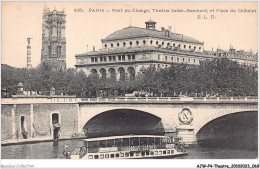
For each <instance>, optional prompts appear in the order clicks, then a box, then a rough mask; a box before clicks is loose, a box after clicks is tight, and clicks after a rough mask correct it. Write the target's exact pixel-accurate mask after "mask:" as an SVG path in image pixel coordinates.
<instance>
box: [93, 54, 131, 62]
mask: <svg viewBox="0 0 260 169" xmlns="http://www.w3.org/2000/svg"><path fill="white" fill-rule="evenodd" d="M116 58H117V61H125V60H126V59H128V60H129V61H131V60H135V55H118V56H100V57H92V58H91V63H97V62H98V59H99V61H100V62H106V61H107V60H108V61H109V62H111V61H116Z"/></svg>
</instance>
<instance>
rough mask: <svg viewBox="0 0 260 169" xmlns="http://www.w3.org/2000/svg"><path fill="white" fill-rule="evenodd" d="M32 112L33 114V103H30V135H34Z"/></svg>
mask: <svg viewBox="0 0 260 169" xmlns="http://www.w3.org/2000/svg"><path fill="white" fill-rule="evenodd" d="M33 116H34V114H33V104H30V120H31V137H32V138H33V137H34V128H33V124H34V121H33V120H34V118H33Z"/></svg>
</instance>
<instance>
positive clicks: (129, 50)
mask: <svg viewBox="0 0 260 169" xmlns="http://www.w3.org/2000/svg"><path fill="white" fill-rule="evenodd" d="M140 52H165V53H178V54H185V55H194V56H202V57H205V56H207V57H215V56H213V55H211V56H208V55H204V53H202V52H195V51H187V50H181V49H178V48H160V47H154V46H142V47H140V46H139V47H130V48H114V49H108V50H99V51H90V52H87V53H82V54H76V55H75V57H92V56H100V55H113V54H126V53H140Z"/></svg>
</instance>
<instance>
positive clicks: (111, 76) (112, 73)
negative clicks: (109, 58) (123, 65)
mask: <svg viewBox="0 0 260 169" xmlns="http://www.w3.org/2000/svg"><path fill="white" fill-rule="evenodd" d="M108 72H109V75H110V78H111V81H113V82H114V81H116V71H115V69H114V68H110V69H109V70H108Z"/></svg>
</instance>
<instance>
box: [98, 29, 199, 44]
mask: <svg viewBox="0 0 260 169" xmlns="http://www.w3.org/2000/svg"><path fill="white" fill-rule="evenodd" d="M141 37H152V38H160V39H167V40H173V41H183V42H190V43H197V44H203V42H200V41H198V40H196V39H194V38H192V37H189V36H184V35H182V34H177V33H172V32H169V36H168V34H167V33H166V32H165V31H158V30H155V29H146V28H139V27H133V26H129V27H126V28H123V29H120V30H118V31H116V32H114V33H112V34H110V35H108V36H107V37H106V38H105V39H102V40H101V41H102V42H107V41H114V40H124V39H133V38H141Z"/></svg>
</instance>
